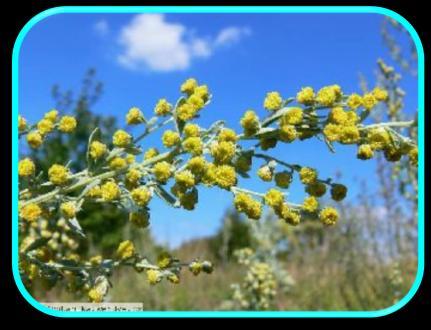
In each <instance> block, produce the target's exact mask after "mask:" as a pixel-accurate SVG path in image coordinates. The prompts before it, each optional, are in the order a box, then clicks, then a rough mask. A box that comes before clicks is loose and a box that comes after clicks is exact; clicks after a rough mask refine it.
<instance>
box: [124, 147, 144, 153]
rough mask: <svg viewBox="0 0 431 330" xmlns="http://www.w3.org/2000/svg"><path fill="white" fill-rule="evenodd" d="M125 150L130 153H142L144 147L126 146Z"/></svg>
mask: <svg viewBox="0 0 431 330" xmlns="http://www.w3.org/2000/svg"><path fill="white" fill-rule="evenodd" d="M124 151H125V152H127V153H128V154H132V155H139V154H141V153H142V149H141V148H140V147H137V146H130V147H126V148H124Z"/></svg>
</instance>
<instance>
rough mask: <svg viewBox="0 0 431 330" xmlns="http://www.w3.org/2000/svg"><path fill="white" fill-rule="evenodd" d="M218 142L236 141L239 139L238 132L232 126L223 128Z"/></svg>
mask: <svg viewBox="0 0 431 330" xmlns="http://www.w3.org/2000/svg"><path fill="white" fill-rule="evenodd" d="M217 139H218V142H223V141H224V142H232V143H236V141H237V140H238V137H237V136H236V133H235V131H234V130H233V129H230V128H223V129H222V130H221V131H220V133H219V135H218V137H217Z"/></svg>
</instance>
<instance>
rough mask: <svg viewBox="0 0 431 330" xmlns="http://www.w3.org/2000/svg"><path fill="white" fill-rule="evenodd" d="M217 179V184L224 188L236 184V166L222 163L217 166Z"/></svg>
mask: <svg viewBox="0 0 431 330" xmlns="http://www.w3.org/2000/svg"><path fill="white" fill-rule="evenodd" d="M215 181H216V183H217V185H218V186H219V187H221V188H224V189H229V188H230V187H232V186H234V185H236V182H237V178H236V172H235V168H234V167H232V166H229V165H220V166H217V167H216V168H215Z"/></svg>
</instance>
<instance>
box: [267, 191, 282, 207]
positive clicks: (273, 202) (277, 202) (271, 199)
mask: <svg viewBox="0 0 431 330" xmlns="http://www.w3.org/2000/svg"><path fill="white" fill-rule="evenodd" d="M264 200H265V204H266V205H268V206H270V207H272V208H273V209H274V210H276V209H279V208H280V207H281V205H282V204H283V202H284V195H283V193H282V192H281V191H279V190H277V189H274V188H271V189H269V190H268V191H267V192H266V194H265V197H264Z"/></svg>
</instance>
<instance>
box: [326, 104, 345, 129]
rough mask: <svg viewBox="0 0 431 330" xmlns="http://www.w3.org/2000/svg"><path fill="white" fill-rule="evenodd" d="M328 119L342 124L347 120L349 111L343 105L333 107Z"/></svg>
mask: <svg viewBox="0 0 431 330" xmlns="http://www.w3.org/2000/svg"><path fill="white" fill-rule="evenodd" d="M328 120H329V122H330V123H333V124H337V125H342V124H344V123H345V122H346V121H347V113H346V111H344V110H343V108H342V107H335V108H332V109H331V111H330V112H329V116H328Z"/></svg>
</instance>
